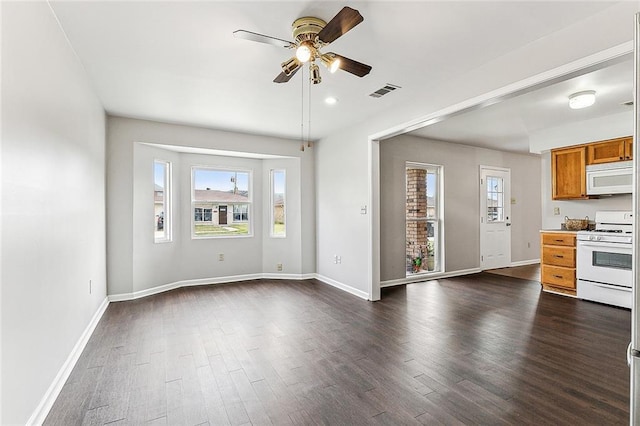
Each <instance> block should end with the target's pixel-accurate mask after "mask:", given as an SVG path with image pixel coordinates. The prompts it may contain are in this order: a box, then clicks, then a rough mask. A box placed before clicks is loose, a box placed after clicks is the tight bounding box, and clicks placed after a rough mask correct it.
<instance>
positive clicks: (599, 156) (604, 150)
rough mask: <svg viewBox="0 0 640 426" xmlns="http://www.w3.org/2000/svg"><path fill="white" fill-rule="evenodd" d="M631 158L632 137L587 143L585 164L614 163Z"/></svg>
mask: <svg viewBox="0 0 640 426" xmlns="http://www.w3.org/2000/svg"><path fill="white" fill-rule="evenodd" d="M632 158H633V138H631V137H626V138H618V139H611V140H607V141H602V142H596V143H590V144H589V145H587V164H602V163H614V162H616V161H626V160H631V159H632Z"/></svg>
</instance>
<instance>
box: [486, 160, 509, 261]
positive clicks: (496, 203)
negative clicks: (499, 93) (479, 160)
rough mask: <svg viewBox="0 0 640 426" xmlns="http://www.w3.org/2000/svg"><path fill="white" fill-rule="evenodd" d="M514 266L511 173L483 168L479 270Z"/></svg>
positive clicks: (499, 169)
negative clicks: (512, 260) (512, 264)
mask: <svg viewBox="0 0 640 426" xmlns="http://www.w3.org/2000/svg"><path fill="white" fill-rule="evenodd" d="M510 265H511V170H509V169H502V168H494V167H486V166H480V268H481V269H482V270H485V269H494V268H504V267H507V266H510Z"/></svg>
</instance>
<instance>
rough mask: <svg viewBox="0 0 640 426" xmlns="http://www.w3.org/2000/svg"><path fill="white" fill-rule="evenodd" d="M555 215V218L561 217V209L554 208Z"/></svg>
mask: <svg viewBox="0 0 640 426" xmlns="http://www.w3.org/2000/svg"><path fill="white" fill-rule="evenodd" d="M553 215H554V216H560V207H554V208H553Z"/></svg>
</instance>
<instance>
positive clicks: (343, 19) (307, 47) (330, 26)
mask: <svg viewBox="0 0 640 426" xmlns="http://www.w3.org/2000/svg"><path fill="white" fill-rule="evenodd" d="M363 20H364V18H363V17H362V15H360V12H358V11H357V10H355V9H352V8H350V7H348V6H345V7H343V8H342V10H341V11H340V12H338V14H337V15H336V16H334V17H333V19H331V20H330V21H329V22H328V23H327V22H325V21H323V20H322V19H320V18H315V17H310V16H306V17H303V18H299V19H296V20H295V21H294V22H293V24H292V25H291V29H292V33H293V38H294V40H295V41H293V42H291V41H288V40H282V39H279V38H276V37H271V36H266V35H263V34H258V33H254V32H251V31H245V30H236V31H234V32H233V35H234V36H235V37H237V38H243V39H245V40H251V41H257V42H260V43H267V44H271V45H274V46H278V47H284V48H287V49H295V55H294V56H293V57H292V58H291V59H288V60H286V61H284V62H283V63H282V64H281V67H282V72H281V73H280V74H279V75H278V76H277V77H276V78H275V79H274V80H273V81H274V82H275V83H286V82H287V81H289V80H290V79H291V77H293V76H294V74H295V73H296V72H297V71H298V70H299V69H300V68H301V67H302V65H303V64H305V63H307V62H308V63H309V75H310V80H311V82H313V84H318V83H320V82H321V81H322V78H321V77H320V69H319V68H318V65H316V63H315V61H316V60H317V59H320V61H321V62H322V63H323V64H324V65H325V66H326V67H327V68H328V69H329V71H331V72H332V73H333V72H335V71H336V70H338V69H341V70H343V71H346V72H348V73H351V74H353V75H356V76H358V77H364V76H365V75H367V74H369V72H370V71H371V67H370V66H369V65H366V64H363V63H361V62H358V61H354V60H353V59H349V58H346V57H344V56H341V55H338V54H336V53H333V52H328V53H322V52H321V51H320V50H321V49H322V48H323V47H325V46H327V45H328V44H330V43H332V42H334V41H335V40H336V39H338V38H339V37H341V36H342V35H344V34H346V33H347V32H348V31H349V30H351V29H352V28H353V27H355V26H356V25H358V24H359V23H360V22H362V21H363Z"/></svg>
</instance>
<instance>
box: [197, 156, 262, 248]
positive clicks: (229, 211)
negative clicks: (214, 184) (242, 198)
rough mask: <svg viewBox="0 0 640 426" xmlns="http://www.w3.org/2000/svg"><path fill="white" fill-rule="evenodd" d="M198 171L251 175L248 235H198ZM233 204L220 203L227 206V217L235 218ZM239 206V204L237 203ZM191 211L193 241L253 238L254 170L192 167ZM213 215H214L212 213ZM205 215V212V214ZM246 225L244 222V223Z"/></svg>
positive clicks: (207, 166) (248, 202) (203, 166)
mask: <svg viewBox="0 0 640 426" xmlns="http://www.w3.org/2000/svg"><path fill="white" fill-rule="evenodd" d="M196 170H212V171H219V172H237V173H247V174H248V175H249V185H248V188H249V197H248V200H247V202H246V203H242V204H248V205H249V207H248V215H249V220H248V222H246V223H247V224H248V232H247V233H246V234H236V235H233V234H231V235H196V233H195V230H196V227H195V217H194V216H195V215H194V212H195V208H196V205H195V204H196V200H195V189H196V188H195V172H196ZM233 204H234V203H232V202H224V203H219V204H218V205H226V206H227V217H229V216H230V217H232V218H233ZM236 204H237V203H236ZM189 208H190V211H189V216H190V217H191V219H190V222H191V239H192V240H207V239H220V238H252V237H253V220H254V218H253V210H254V209H253V170H251V169H243V168H236V167H228V166H215V165H208V164H207V165H192V166H191V203H190V206H189ZM212 214H214V213H213V212H212ZM203 215H204V212H203ZM243 223H244V222H243Z"/></svg>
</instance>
